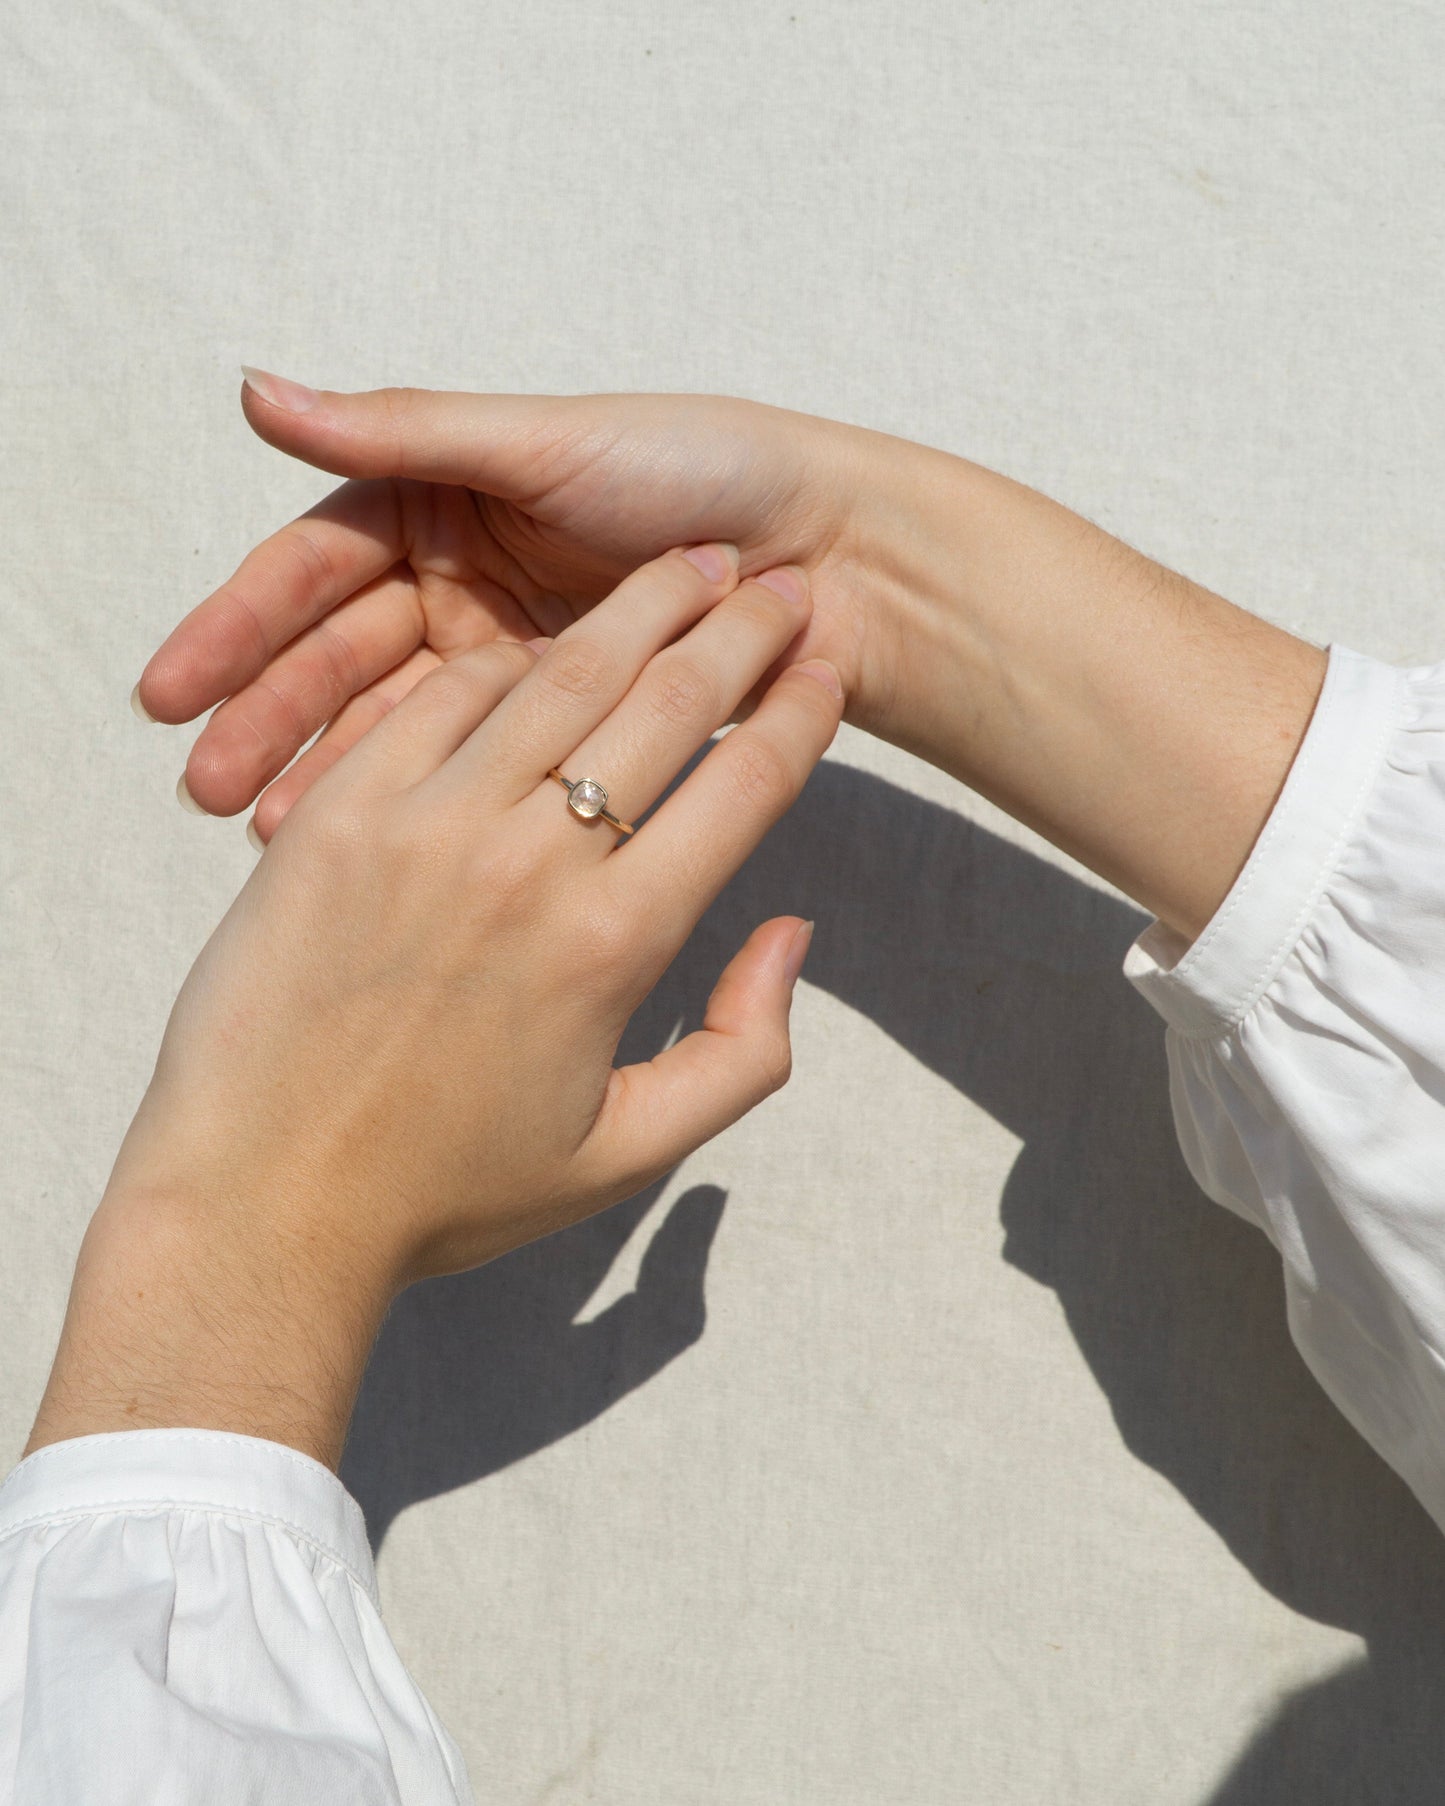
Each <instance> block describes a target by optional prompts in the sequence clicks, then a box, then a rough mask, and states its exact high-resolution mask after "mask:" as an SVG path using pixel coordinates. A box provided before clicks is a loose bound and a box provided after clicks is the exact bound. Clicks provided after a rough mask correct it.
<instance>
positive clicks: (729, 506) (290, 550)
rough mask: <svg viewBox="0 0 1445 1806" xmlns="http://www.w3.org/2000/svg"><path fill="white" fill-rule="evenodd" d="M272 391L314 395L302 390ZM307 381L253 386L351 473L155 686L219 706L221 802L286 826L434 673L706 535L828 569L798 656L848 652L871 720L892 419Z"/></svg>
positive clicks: (302, 448)
mask: <svg viewBox="0 0 1445 1806" xmlns="http://www.w3.org/2000/svg"><path fill="white" fill-rule="evenodd" d="M269 380H270V382H271V383H275V380H276V379H269ZM275 393H277V394H278V395H279V396H280V397H281V398H282V399H287V398H288V397H289V398H290V399H292V400H293V401H294V400H295V399H296V397H297V393H298V391H297V385H294V384H287V383H284V382H283V383H280V384H279V385H277V386H276V388H275ZM299 395H300V399H301V400H302V401H303V402H305V406H304V407H303V408H302V409H301V410H300V411H296V410H295V409H293V408H288V407H285V406H279V405H276V403H274V402H272V401H270V400H267V399H265V398H264V397H263V396H262V395H261V394H260V393H259V392H258V390H257V389H255V388H253V387H252V386H251V384H250V383H247V384H246V385H245V387H244V388H243V390H242V403H243V407H244V409H245V413H246V418H247V420H248V421H249V423H250V425H251V427H252V428H253V429H254V431H256V432H257V433H258V434H259V435H260V436H261V437H262V438H263V439H266V440H267V441H268V442H269V443H270V444H272V445H275V446H277V447H278V448H280V449H281V450H283V451H286V452H289V453H290V454H291V455H292V456H294V457H298V458H303V459H305V460H306V461H307V462H308V463H311V464H316V465H318V466H320V467H321V468H322V469H324V470H329V471H333V472H336V473H337V474H340V475H344V476H346V477H347V478H348V479H350V480H349V481H347V482H345V483H343V484H342V485H341V486H340V487H339V488H338V489H336V490H334V491H333V492H332V493H331V494H330V495H328V496H327V497H326V498H325V499H324V500H323V501H321V502H319V503H317V504H316V506H315V507H313V508H311V509H308V510H307V512H306V513H305V514H303V515H302V516H301V517H300V518H299V519H297V520H296V521H293V522H292V523H291V524H289V525H288V526H286V527H283V528H282V529H281V530H280V531H279V532H277V533H275V534H273V535H272V536H271V537H270V538H268V539H266V540H264V541H262V543H261V544H260V545H258V546H257V547H256V548H255V549H254V550H253V551H252V552H251V553H250V554H249V555H248V556H247V557H246V558H245V559H244V560H243V561H242V563H241V565H240V567H239V568H238V569H237V570H236V572H235V573H234V575H232V576H231V577H230V578H228V579H227V581H226V582H225V583H223V584H222V585H221V587H220V588H219V589H218V590H216V591H215V592H214V593H213V594H212V595H211V596H209V597H208V598H207V599H206V600H205V601H203V602H202V603H200V605H199V606H198V607H197V608H195V609H194V610H193V611H192V612H191V613H190V614H189V615H188V616H187V617H186V618H185V619H184V620H183V621H182V622H181V623H180V624H179V626H177V627H176V628H175V630H174V631H173V632H172V633H171V635H170V637H169V638H168V639H167V640H166V641H165V642H164V644H163V645H162V646H161V647H160V648H159V649H158V651H157V652H156V653H155V654H154V655H153V657H152V658H151V660H150V662H149V663H148V664H147V666H146V668H145V672H144V674H143V676H142V678H141V681H140V685H139V687H138V694H139V698H140V701H141V704H142V705H143V707H144V708H145V709H146V710H147V711H148V712H149V713H150V714H151V715H152V716H153V717H154V718H156V719H158V720H160V721H167V722H180V721H188V720H191V719H193V718H194V717H195V716H196V715H198V714H199V713H200V712H201V711H202V710H205V709H209V708H215V707H216V705H217V704H219V705H220V707H219V708H216V712H215V714H214V715H213V716H212V718H211V720H210V721H209V722H208V723H207V725H206V727H205V729H204V730H203V731H202V733H201V734H200V736H199V738H198V739H197V741H196V743H195V745H194V747H193V748H192V750H191V754H190V757H189V760H188V762H187V765H186V772H185V781H186V787H187V789H188V791H189V793H190V795H191V797H192V798H193V799H194V801H195V802H196V803H197V804H199V805H200V807H201V808H202V809H204V810H205V811H207V812H208V813H211V814H215V815H233V814H235V813H236V812H237V811H239V810H241V809H244V808H246V807H247V806H248V805H249V804H250V803H251V802H252V801H253V800H254V799H256V798H257V797H258V796H260V802H259V804H258V807H257V809H256V816H255V820H256V828H257V831H258V832H259V834H260V835H261V837H262V839H263V840H269V839H270V837H271V835H272V834H273V833H274V832H275V829H276V827H277V825H278V824H279V822H280V821H281V819H282V817H283V816H284V815H285V813H286V811H287V810H288V809H289V808H290V806H291V805H292V804H293V803H294V802H295V801H296V799H297V798H298V797H299V796H300V795H301V794H302V793H303V792H304V791H305V790H306V789H307V788H308V787H309V785H310V784H311V783H312V782H313V781H314V780H315V779H316V778H317V777H319V776H320V775H321V773H322V772H323V771H325V770H326V769H327V768H328V767H329V766H330V765H332V764H333V763H334V762H335V761H336V759H337V758H338V757H340V755H341V754H342V753H343V752H344V751H345V750H346V749H347V748H348V747H350V746H352V745H354V744H355V743H356V742H357V741H358V740H360V739H361V737H362V736H363V735H364V734H365V733H366V732H367V730H368V729H369V728H371V727H373V726H374V725H375V724H376V722H378V721H379V720H380V719H381V718H382V716H383V715H385V714H386V713H387V711H388V710H389V709H391V708H392V707H394V706H395V704H396V703H397V702H398V701H399V700H400V699H401V697H402V696H404V695H405V694H406V693H407V691H409V690H410V689H411V688H412V687H413V685H415V684H416V683H417V682H418V681H419V680H420V679H421V678H422V677H424V676H425V675H426V673H427V672H428V671H430V670H432V669H434V668H435V667H436V666H437V665H439V664H440V663H442V662H443V661H445V660H447V659H450V658H453V657H455V656H456V655H457V654H459V653H462V652H466V651H469V650H471V649H473V648H475V647H478V646H481V645H484V644H486V643H488V642H490V641H493V640H530V639H532V638H534V637H535V636H537V635H539V634H542V635H554V634H556V633H558V632H560V631H561V630H562V628H563V627H565V626H566V625H567V624H568V623H569V622H570V621H571V620H573V619H575V618H576V617H577V616H578V615H580V614H581V613H583V612H584V611H585V610H586V609H588V608H590V607H592V605H593V604H594V603H596V602H598V601H599V600H601V598H602V597H603V596H605V595H607V594H608V593H609V592H610V591H611V590H613V589H614V588H615V586H616V585H617V583H618V582H619V580H620V579H621V578H622V576H623V575H624V574H625V573H626V572H628V571H631V570H634V569H635V568H637V567H638V566H639V565H641V564H643V563H645V562H646V561H647V560H649V559H652V558H655V557H657V556H658V555H659V554H660V553H661V552H662V551H663V549H664V548H666V547H667V546H670V545H678V544H686V543H692V542H697V541H701V540H709V539H719V540H730V541H732V542H733V543H734V544H736V545H738V546H739V547H740V550H741V554H742V567H741V568H742V574H743V576H744V577H747V576H749V575H752V574H755V573H757V572H759V571H762V570H764V569H766V568H767V567H769V566H771V565H776V564H782V563H794V564H798V565H800V566H801V567H802V568H803V569H805V570H806V571H807V573H808V575H809V579H810V584H811V589H812V595H813V601H814V612H813V618H812V621H811V623H810V625H809V627H808V629H807V632H806V633H805V634H804V635H803V637H802V638H801V640H800V641H799V643H798V644H797V645H796V646H795V647H793V648H791V649H790V651H789V653H788V657H789V658H790V659H794V660H801V659H804V658H811V657H822V658H825V659H827V660H828V661H829V662H830V663H831V664H832V665H833V666H834V667H835V669H836V670H837V671H838V673H839V676H840V678H841V681H842V683H843V690H844V695H845V697H846V698H847V701H848V718H849V719H853V720H856V721H859V722H860V723H861V724H862V725H865V726H866V725H869V720H868V709H869V704H868V697H867V694H866V678H867V675H868V672H869V671H870V670H871V669H872V668H873V666H874V662H875V661H873V660H872V659H870V657H869V652H868V645H867V642H868V640H869V636H870V633H871V632H873V631H875V630H874V628H873V627H872V625H871V623H870V614H871V611H870V609H869V607H868V596H867V594H866V582H867V579H866V576H865V574H864V570H863V560H862V558H861V557H860V556H859V554H858V550H857V547H856V545H855V544H854V543H853V534H854V519H853V517H854V512H855V507H856V505H857V503H858V502H859V500H860V499H861V495H862V490H863V485H862V482H861V467H862V465H863V463H864V462H865V458H864V456H863V454H862V453H861V451H860V447H861V446H862V445H863V443H864V442H865V441H870V440H871V441H877V442H879V443H885V442H884V441H883V438H882V435H878V434H867V433H863V432H859V431H855V430H854V429H850V428H847V427H842V426H839V425H837V424H836V423H834V422H831V421H826V420H821V419H816V418H814V417H812V416H810V415H805V414H796V413H790V412H786V411H784V410H782V409H778V408H772V407H765V406H762V405H761V404H757V403H753V402H747V401H736V400H729V399H726V398H722V397H714V396H673V395H601V396H505V395H503V396H495V395H470V394H451V393H445V392H439V391H431V390H425V389H380V390H376V391H373V392H370V393H362V394H343V393H336V392H324V393H321V394H319V395H316V394H315V392H314V391H309V390H302V391H299ZM313 395H314V396H315V399H314V400H311V401H306V398H307V397H308V396H313ZM886 443H889V444H893V445H901V444H902V442H901V441H887V442H886ZM779 668H780V667H779ZM775 674H776V671H775V670H774V671H769V672H767V673H765V674H764V677H763V679H762V681H761V682H760V683H759V684H758V685H757V686H755V688H754V690H753V691H752V692H751V693H750V695H749V696H748V697H747V698H744V700H743V702H742V704H741V705H740V712H741V713H744V714H745V713H747V712H748V711H749V709H750V708H751V707H752V706H753V704H754V702H755V700H756V698H757V696H758V695H760V694H761V693H762V690H763V689H764V688H765V687H766V683H767V682H768V681H769V680H770V679H771V678H772V676H774V675H775ZM328 723H330V726H329V729H328V731H327V732H326V734H325V735H323V737H322V738H321V740H320V741H319V742H318V743H317V744H316V745H315V746H313V747H312V748H310V749H309V750H308V752H307V753H306V754H305V756H304V757H303V758H301V759H300V760H298V761H297V762H296V764H295V765H294V766H291V769H290V770H287V769H286V767H287V766H288V765H290V762H291V760H292V759H293V758H294V757H295V755H296V753H297V752H299V751H300V749H301V747H302V746H303V745H305V743H306V741H307V740H309V739H310V738H311V737H312V735H314V734H315V733H316V732H317V730H318V729H320V728H322V727H324V726H326V725H327V724H328ZM283 772H284V774H285V775H284V776H282V775H280V774H282V773H283ZM278 780H279V781H278ZM268 786H269V788H267V787H268ZM263 791H264V792H265V794H264V795H262V794H261V793H262V792H263Z"/></svg>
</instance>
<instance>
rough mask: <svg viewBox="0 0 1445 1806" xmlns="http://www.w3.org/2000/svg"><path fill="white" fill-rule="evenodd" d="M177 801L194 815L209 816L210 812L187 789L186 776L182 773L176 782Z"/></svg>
mask: <svg viewBox="0 0 1445 1806" xmlns="http://www.w3.org/2000/svg"><path fill="white" fill-rule="evenodd" d="M176 801H177V802H178V803H179V804H180V806H181V807H182V808H183V809H189V810H190V812H191V814H192V815H208V814H209V813H210V811H209V810H208V809H203V808H202V807H201V805H200V804H199V803H198V802H197V801H196V799H195V798H194V797H193V796H192V795H191V793H190V791H189V790H188V789H187V788H186V774H185V772H182V773H181V775H180V777H179V778H178V779H177V780H176Z"/></svg>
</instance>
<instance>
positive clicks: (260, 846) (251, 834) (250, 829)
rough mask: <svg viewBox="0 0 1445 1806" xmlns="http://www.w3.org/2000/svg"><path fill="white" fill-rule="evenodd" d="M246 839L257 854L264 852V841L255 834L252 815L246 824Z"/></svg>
mask: <svg viewBox="0 0 1445 1806" xmlns="http://www.w3.org/2000/svg"><path fill="white" fill-rule="evenodd" d="M246 838H247V840H249V841H250V843H251V845H252V846H253V847H255V849H256V851H257V852H258V853H264V852H265V851H266V843H265V841H264V840H262V838H261V836H260V835H259V834H258V833H257V832H256V818H255V816H254V815H253V816H252V817H251V819H250V821H248V822H247V823H246Z"/></svg>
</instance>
